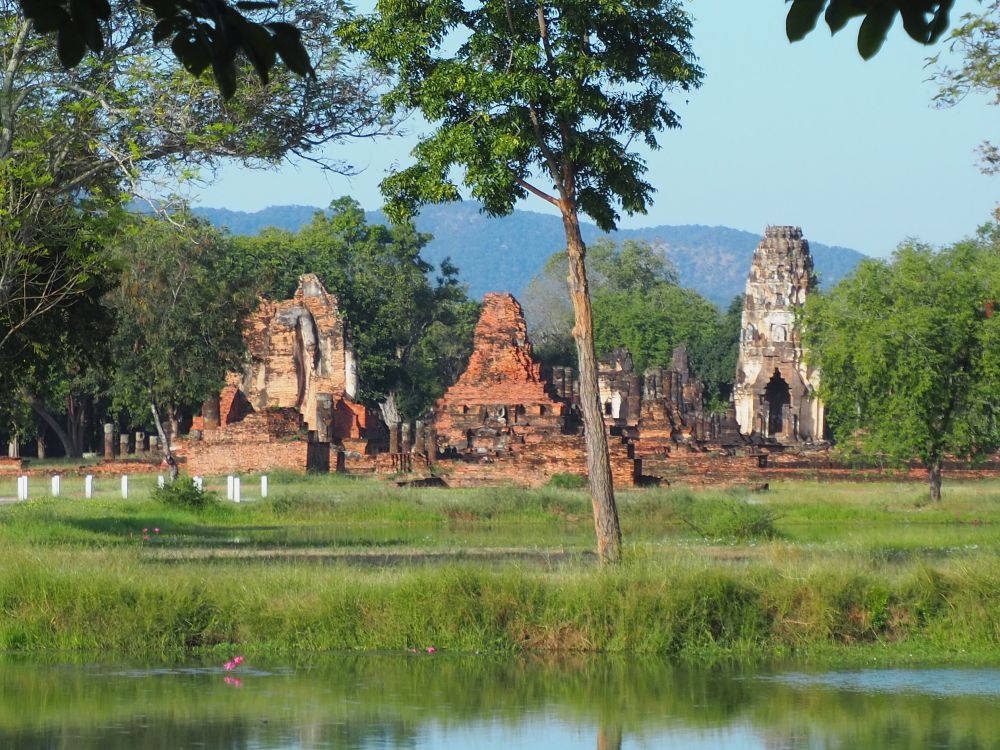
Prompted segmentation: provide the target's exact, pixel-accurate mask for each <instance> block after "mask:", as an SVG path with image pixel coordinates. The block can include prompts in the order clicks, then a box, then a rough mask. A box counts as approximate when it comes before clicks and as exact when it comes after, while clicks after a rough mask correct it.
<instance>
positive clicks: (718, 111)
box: [192, 0, 1000, 256]
mask: <svg viewBox="0 0 1000 750" xmlns="http://www.w3.org/2000/svg"><path fill="white" fill-rule="evenodd" d="M359 5H362V4H361V3H359ZM685 6H686V7H687V9H688V11H689V12H690V13H691V14H692V15H693V17H694V27H693V36H694V41H693V46H694V50H695V53H696V55H697V56H698V58H699V64H700V65H701V67H702V68H703V69H704V71H705V81H704V84H703V86H702V88H701V89H699V90H697V91H694V92H691V93H690V94H687V95H684V94H681V95H678V96H676V97H674V98H671V99H670V102H671V105H672V106H673V107H674V109H676V110H677V111H678V112H679V113H680V115H681V122H682V128H681V129H680V130H674V131H670V132H668V133H664V134H663V135H662V138H661V139H660V143H661V149H660V150H659V151H657V152H653V153H647V154H646V158H647V163H648V166H649V172H648V173H647V178H648V179H649V180H650V182H651V183H652V184H653V185H654V186H655V187H656V189H657V193H656V195H655V196H654V202H653V205H652V207H651V209H650V211H649V213H648V214H647V215H645V216H634V217H625V218H623V220H622V222H621V226H623V227H633V228H634V227H644V226H655V225H660V224H707V225H722V226H729V227H734V228H737V229H744V230H747V231H751V232H755V233H762V232H763V229H764V227H765V226H767V225H768V224H794V225H798V226H801V227H802V228H803V232H804V233H805V235H806V237H808V238H809V239H812V240H813V241H816V242H822V243H825V244H830V245H843V246H846V247H851V248H854V249H856V250H859V251H861V252H864V253H867V254H869V255H875V256H885V255H887V254H889V253H891V252H892V250H893V248H895V247H896V246H897V245H898V244H899V243H900V242H902V241H904V240H905V239H908V238H916V239H919V240H922V241H924V242H929V243H931V244H934V245H943V244H947V243H950V242H954V241H957V240H959V239H962V238H963V237H966V236H969V235H970V234H972V233H974V232H975V229H976V227H977V226H979V225H980V224H982V223H984V222H985V221H987V220H988V219H989V218H990V217H991V214H992V211H993V209H994V207H995V206H996V204H997V202H998V200H1000V178H996V177H986V176H984V175H982V174H980V173H979V170H978V169H977V167H976V155H975V148H976V146H977V145H978V144H979V143H981V142H982V141H983V140H985V139H987V138H990V137H991V136H992V135H993V132H992V125H993V123H994V122H995V121H996V119H997V117H998V116H1000V112H998V110H997V109H996V108H993V107H990V106H989V105H988V104H987V103H986V101H985V100H984V99H983V98H981V97H970V98H967V99H966V100H965V101H963V102H961V103H959V104H958V105H957V106H956V107H953V108H950V109H938V108H935V107H934V105H933V104H932V101H931V100H932V97H933V95H934V93H935V92H936V87H935V85H934V84H933V83H932V82H930V81H928V77H929V75H930V68H928V67H926V58H927V57H928V56H929V55H930V54H933V53H934V52H936V51H938V50H937V49H936V48H927V47H922V46H920V45H918V44H916V43H915V42H913V41H911V40H910V39H909V38H908V37H907V36H906V35H905V33H904V31H903V29H902V24H901V23H899V22H898V21H897V23H896V26H895V27H894V28H893V29H892V31H891V32H890V36H889V39H888V40H887V42H886V44H885V46H884V47H883V48H882V50H881V51H880V52H879V54H878V55H876V57H875V58H874V59H872V60H869V61H867V62H866V61H863V60H862V59H861V58H860V56H859V55H858V53H857V50H856V47H855V40H856V35H857V23H855V24H853V25H852V26H851V27H849V28H848V29H845V30H844V31H842V32H840V33H839V34H838V35H836V36H834V37H831V35H830V34H829V32H828V30H827V29H826V27H825V26H823V25H821V26H819V27H817V29H816V30H815V31H814V32H813V33H812V34H811V35H809V36H808V37H806V39H805V40H804V41H802V42H798V43H796V44H789V42H788V41H787V39H786V38H785V33H784V17H785V12H786V10H787V6H786V5H785V4H784V3H783V2H781V0H752V2H750V1H747V0H689V1H688V2H687V3H685ZM978 7H979V5H978V3H976V2H975V1H974V0H958V2H957V8H958V12H956V13H955V14H954V16H953V21H954V20H955V19H957V17H958V15H959V14H961V13H962V12H967V11H972V10H975V9H977V8H978ZM685 98H686V99H687V103H685ZM417 127H419V126H417ZM411 131H413V132H411V133H410V134H409V135H408V136H404V137H398V138H394V139H390V140H383V141H380V142H377V143H373V142H370V141H356V142H353V143H349V144H346V145H344V146H340V147H335V148H332V149H331V150H330V152H329V153H330V155H332V156H334V157H338V158H342V159H347V160H348V161H350V162H352V163H353V164H354V165H356V166H357V167H359V168H362V169H363V171H362V173H361V174H359V175H356V176H354V177H350V178H347V177H343V176H338V175H330V174H326V173H323V172H321V171H320V170H319V169H318V168H317V167H314V166H311V165H309V164H286V165H284V166H283V167H282V168H281V169H280V170H279V171H277V172H273V171H270V172H261V171H253V170H247V169H241V168H238V167H227V168H224V169H223V170H222V171H221V172H219V173H218V174H217V175H216V176H215V178H214V179H213V181H212V184H211V185H208V186H205V187H204V188H202V189H199V190H197V191H195V192H194V193H193V194H192V199H193V202H194V203H196V204H198V205H202V206H213V207H224V208H230V209H236V210H244V211H255V210H258V209H261V208H265V207H267V206H270V205H282V204H293V203H294V204H302V205H311V206H326V205H328V204H329V203H330V201H331V200H333V199H334V198H337V197H340V196H343V195H351V196H353V197H354V198H355V199H356V200H358V202H359V203H361V205H362V206H364V207H365V208H367V209H376V208H378V207H380V206H381V204H382V200H381V197H380V195H379V192H378V183H379V182H380V181H381V180H382V179H383V177H384V176H385V174H386V170H387V169H390V168H391V167H392V166H393V165H394V164H395V165H402V166H405V165H406V164H408V163H409V162H408V154H409V151H410V149H411V148H412V147H413V145H414V143H415V142H416V141H415V137H416V135H417V133H418V132H419V131H414V129H413V126H411ZM518 207H519V208H522V209H525V210H532V211H539V212H546V211H547V210H549V207H548V206H547V205H546V204H544V203H543V202H542V201H540V200H538V199H535V198H531V199H529V200H527V201H524V202H522V204H521V205H519V206H518Z"/></svg>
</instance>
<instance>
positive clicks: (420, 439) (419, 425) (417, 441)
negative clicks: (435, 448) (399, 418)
mask: <svg viewBox="0 0 1000 750" xmlns="http://www.w3.org/2000/svg"><path fill="white" fill-rule="evenodd" d="M423 450H424V421H423V420H422V419H418V420H417V421H416V422H414V423H413V452H414V453H422V452H423Z"/></svg>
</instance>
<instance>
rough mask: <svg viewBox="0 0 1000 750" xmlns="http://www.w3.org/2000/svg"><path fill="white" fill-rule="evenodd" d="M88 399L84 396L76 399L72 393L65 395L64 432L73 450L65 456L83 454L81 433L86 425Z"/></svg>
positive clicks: (82, 433)
mask: <svg viewBox="0 0 1000 750" xmlns="http://www.w3.org/2000/svg"><path fill="white" fill-rule="evenodd" d="M88 405H89V399H88V398H87V397H86V396H84V397H82V398H80V399H77V398H76V397H75V396H74V395H73V394H72V393H71V394H69V395H68V396H67V397H66V433H67V434H68V435H69V440H70V443H71V444H72V445H73V452H72V453H67V454H66V455H67V456H74V457H76V456H82V455H83V435H84V430H85V428H86V426H87V407H88Z"/></svg>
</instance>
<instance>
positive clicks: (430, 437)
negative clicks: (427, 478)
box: [424, 422, 437, 462]
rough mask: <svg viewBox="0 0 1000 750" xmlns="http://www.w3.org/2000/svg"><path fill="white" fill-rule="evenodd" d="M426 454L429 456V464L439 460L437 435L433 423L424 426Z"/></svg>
mask: <svg viewBox="0 0 1000 750" xmlns="http://www.w3.org/2000/svg"><path fill="white" fill-rule="evenodd" d="M424 453H426V454H427V460H428V461H429V462H434V461H436V460H437V435H436V434H435V431H434V423H433V422H428V423H427V424H426V425H425V426H424Z"/></svg>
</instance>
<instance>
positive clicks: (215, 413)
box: [181, 274, 379, 474]
mask: <svg viewBox="0 0 1000 750" xmlns="http://www.w3.org/2000/svg"><path fill="white" fill-rule="evenodd" d="M244 335H245V338H246V342H247V348H248V350H249V355H250V356H249V361H248V363H247V365H246V367H245V368H244V370H243V372H242V373H230V375H229V376H228V377H227V379H226V386H225V388H224V389H223V390H222V393H221V394H220V396H219V398H218V399H211V400H209V401H208V402H206V404H205V406H204V408H203V410H202V416H201V417H200V418H196V419H195V421H194V424H193V425H192V430H191V439H189V440H188V441H186V443H185V444H184V445H183V446H182V448H183V450H182V451H181V452H182V454H184V455H186V460H187V470H188V472H189V473H191V474H215V473H222V472H228V471H264V470H269V469H275V468H286V469H294V470H299V471H305V470H306V469H315V470H320V471H322V470H329V468H330V467H331V449H332V450H333V451H334V452H335V453H336V452H338V451H339V452H343V451H345V450H346V451H348V452H351V453H356V454H358V453H360V454H364V453H366V452H367V451H368V439H369V438H370V437H372V436H373V434H375V433H377V432H378V428H379V422H378V419H377V418H376V417H375V416H374V415H373V414H372V412H371V411H370V410H368V409H366V408H365V407H363V406H361V405H360V404H357V403H355V401H354V398H356V395H357V391H358V375H357V361H356V359H355V356H354V350H353V348H352V346H351V340H350V336H349V333H348V331H347V329H346V327H345V325H344V320H343V318H342V317H341V315H340V312H339V310H338V309H337V298H336V297H335V296H334V295H333V294H331V293H330V292H328V291H327V290H326V288H325V287H324V286H323V284H322V283H321V282H320V280H319V279H318V278H317V277H316V276H315V275H313V274H306V275H304V276H302V277H301V278H300V279H299V286H298V289H296V291H295V294H294V296H293V297H292V298H291V299H289V300H284V301H281V302H274V301H270V300H263V301H261V304H260V306H259V307H258V308H257V311H256V312H255V313H254V314H253V315H252V316H251V317H250V319H249V320H248V321H247V323H246V327H245V334H244ZM369 433H372V434H369ZM334 465H336V462H335V461H334Z"/></svg>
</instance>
